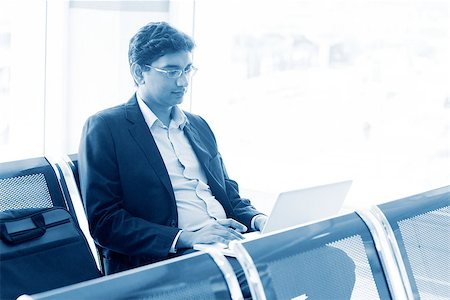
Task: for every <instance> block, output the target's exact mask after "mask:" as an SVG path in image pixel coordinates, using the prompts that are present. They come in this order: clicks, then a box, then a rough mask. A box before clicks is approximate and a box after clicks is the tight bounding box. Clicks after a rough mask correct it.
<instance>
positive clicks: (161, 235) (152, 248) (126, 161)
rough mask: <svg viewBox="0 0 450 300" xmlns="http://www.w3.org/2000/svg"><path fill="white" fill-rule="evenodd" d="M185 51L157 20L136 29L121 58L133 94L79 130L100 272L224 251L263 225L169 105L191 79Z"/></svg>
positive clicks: (200, 123) (205, 141)
mask: <svg viewBox="0 0 450 300" xmlns="http://www.w3.org/2000/svg"><path fill="white" fill-rule="evenodd" d="M193 48H194V42H193V40H192V39H191V38H190V37H189V36H187V35H186V34H184V33H182V32H180V31H178V30H177V29H175V28H173V27H171V26H170V25H169V24H167V23H165V22H157V23H150V24H148V25H146V26H144V27H143V28H141V29H140V30H139V31H138V32H137V33H136V35H135V36H134V37H133V38H132V39H131V41H130V45H129V52H128V58H129V64H130V70H131V74H132V76H133V79H134V82H135V84H136V93H135V94H134V95H133V96H132V97H131V99H130V100H129V101H128V102H127V103H125V104H122V105H119V106H116V107H112V108H109V109H106V110H104V111H101V112H99V113H97V114H95V115H93V116H91V117H90V118H89V119H88V120H87V121H86V124H85V126H84V129H83V134H82V138H81V143H80V149H79V168H80V182H81V192H82V196H83V201H84V204H85V208H86V212H87V216H88V220H89V226H90V231H91V234H92V236H93V238H94V239H95V241H96V243H97V245H98V246H99V249H100V252H101V256H102V260H103V264H104V268H105V273H106V274H111V273H115V272H119V271H123V270H126V269H130V268H134V267H138V266H142V265H145V264H148V263H152V262H156V261H160V260H163V259H167V258H169V257H173V256H176V255H180V254H181V253H183V252H184V251H185V250H186V249H191V248H192V246H193V245H194V244H196V243H215V242H220V243H224V244H228V243H229V242H230V241H231V240H234V239H242V235H241V233H242V232H245V231H252V230H260V229H262V227H263V226H264V223H265V222H266V219H267V217H266V216H265V215H263V214H261V213H260V212H258V211H257V210H256V209H255V208H254V207H253V206H252V205H251V204H250V202H249V200H247V199H242V198H241V197H240V196H239V190H238V185H237V183H236V182H235V181H233V180H231V179H230V178H229V177H228V175H227V172H226V170H225V167H224V165H223V161H222V158H221V156H220V154H219V152H218V149H217V144H216V140H215V137H214V135H213V132H212V131H211V129H210V128H209V126H208V124H207V123H206V122H205V120H203V119H202V118H201V117H199V116H197V115H194V114H191V113H188V112H184V111H182V110H181V109H180V108H179V107H178V106H177V105H178V104H180V103H182V101H183V97H184V95H185V93H186V91H187V88H188V85H189V82H190V78H191V77H192V76H193V74H194V73H195V71H196V68H195V67H194V66H193V63H192V50H193Z"/></svg>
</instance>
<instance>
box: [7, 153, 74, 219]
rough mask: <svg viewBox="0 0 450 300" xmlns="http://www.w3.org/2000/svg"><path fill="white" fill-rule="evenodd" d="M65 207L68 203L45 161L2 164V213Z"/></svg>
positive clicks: (54, 174) (50, 166)
mask: <svg viewBox="0 0 450 300" xmlns="http://www.w3.org/2000/svg"><path fill="white" fill-rule="evenodd" d="M54 206H57V207H64V208H66V209H67V203H66V200H65V198H64V195H63V193H62V192H61V188H60V183H59V180H58V177H57V174H56V173H55V170H54V166H52V165H51V164H50V163H49V161H48V160H47V159H46V158H45V157H38V158H31V159H25V160H18V161H11V162H5V163H0V211H5V210H10V209H20V208H40V207H41V208H45V207H54Z"/></svg>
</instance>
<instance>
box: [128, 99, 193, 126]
mask: <svg viewBox="0 0 450 300" xmlns="http://www.w3.org/2000/svg"><path fill="white" fill-rule="evenodd" d="M136 98H137V102H138V104H139V108H140V109H141V112H142V115H143V116H144V120H145V122H146V123H147V125H148V126H149V128H150V127H152V126H153V125H155V123H156V122H158V124H159V125H160V126H162V127H164V124H163V123H162V122H161V121H160V120H159V119H158V117H157V116H156V115H155V114H154V113H153V111H152V110H151V109H150V108H149V107H148V106H147V104H145V102H144V100H142V98H141V96H140V95H139V94H138V93H136ZM187 123H189V121H188V119H187V117H186V115H185V114H184V112H183V111H182V110H181V109H180V108H179V107H178V106H174V107H173V109H172V116H171V120H170V125H169V126H173V125H174V126H175V127H176V128H180V129H181V130H183V129H184V126H186V124H187ZM172 124H173V125H172Z"/></svg>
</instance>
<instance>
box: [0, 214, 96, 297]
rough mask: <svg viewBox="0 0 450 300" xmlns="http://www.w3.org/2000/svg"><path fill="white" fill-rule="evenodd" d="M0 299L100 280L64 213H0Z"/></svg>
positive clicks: (85, 246) (76, 230) (84, 244)
mask: <svg viewBox="0 0 450 300" xmlns="http://www.w3.org/2000/svg"><path fill="white" fill-rule="evenodd" d="M0 237H1V242H0V299H2V300H3V299H16V298H17V297H18V296H20V295H22V294H28V295H31V294H35V293H39V292H43V291H47V290H51V289H54V288H58V287H62V286H66V285H70V284H73V283H77V282H81V281H85V280H89V279H93V278H96V277H100V276H101V273H100V271H99V270H98V269H97V266H96V264H95V260H94V258H93V256H92V253H91V252H90V251H89V247H88V244H87V242H86V239H85V237H84V236H83V234H82V233H81V230H80V228H79V227H78V226H77V225H76V224H75V223H74V221H73V219H72V217H71V215H70V214H69V212H68V211H67V210H65V209H63V208H59V207H52V208H44V209H42V208H37V209H35V208H33V209H17V210H9V211H4V212H0Z"/></svg>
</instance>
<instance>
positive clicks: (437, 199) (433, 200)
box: [378, 186, 450, 299]
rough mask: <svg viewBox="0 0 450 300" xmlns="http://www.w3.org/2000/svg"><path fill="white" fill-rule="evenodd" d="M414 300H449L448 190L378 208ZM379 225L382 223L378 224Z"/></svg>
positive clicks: (425, 194) (440, 190)
mask: <svg viewBox="0 0 450 300" xmlns="http://www.w3.org/2000/svg"><path fill="white" fill-rule="evenodd" d="M378 208H379V209H380V210H381V212H382V214H383V215H384V216H383V215H382V217H385V218H386V221H385V223H387V222H388V224H385V227H386V228H389V227H390V228H389V229H392V230H391V231H388V234H391V235H393V236H391V237H390V240H391V241H392V242H394V243H396V244H395V245H394V246H395V247H397V249H398V250H399V254H400V255H401V257H399V258H398V259H400V260H403V263H404V267H405V271H406V274H404V276H405V277H407V280H409V283H410V285H411V289H412V292H413V293H414V298H420V299H450V186H447V187H443V188H440V189H436V190H432V191H428V192H425V193H421V194H418V195H414V196H411V197H407V198H403V199H399V200H396V201H392V202H389V203H385V204H381V205H378ZM380 221H382V222H383V220H380Z"/></svg>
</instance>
